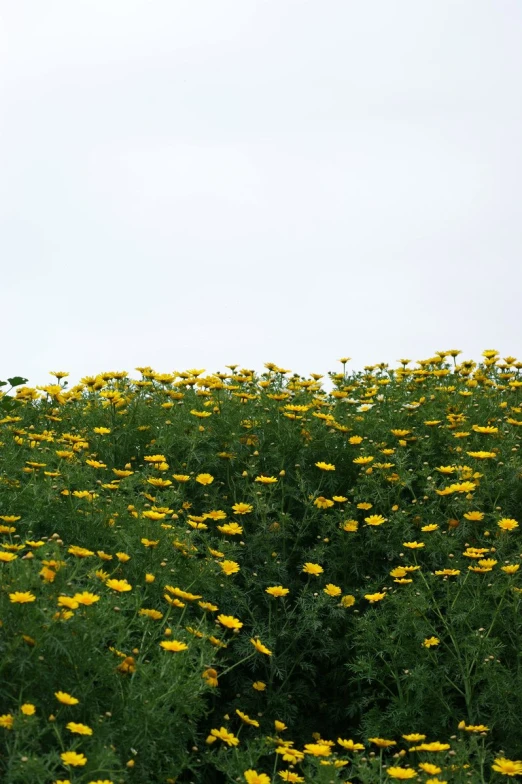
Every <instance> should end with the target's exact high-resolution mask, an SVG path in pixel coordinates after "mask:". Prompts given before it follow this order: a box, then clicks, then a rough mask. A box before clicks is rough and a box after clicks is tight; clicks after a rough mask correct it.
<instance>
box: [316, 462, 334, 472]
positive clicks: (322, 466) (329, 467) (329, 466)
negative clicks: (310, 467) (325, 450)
mask: <svg viewBox="0 0 522 784" xmlns="http://www.w3.org/2000/svg"><path fill="white" fill-rule="evenodd" d="M315 465H316V466H317V468H320V469H321V470H322V471H335V466H334V465H333V464H332V463H323V462H319V463H316V464H315Z"/></svg>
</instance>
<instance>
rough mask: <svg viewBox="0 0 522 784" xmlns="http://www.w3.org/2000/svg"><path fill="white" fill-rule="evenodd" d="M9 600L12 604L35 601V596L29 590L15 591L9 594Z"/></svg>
mask: <svg viewBox="0 0 522 784" xmlns="http://www.w3.org/2000/svg"><path fill="white" fill-rule="evenodd" d="M9 601H10V602H11V603H12V604H27V603H28V602H35V601H36V596H35V595H34V594H32V593H31V591H15V592H14V593H10V594H9Z"/></svg>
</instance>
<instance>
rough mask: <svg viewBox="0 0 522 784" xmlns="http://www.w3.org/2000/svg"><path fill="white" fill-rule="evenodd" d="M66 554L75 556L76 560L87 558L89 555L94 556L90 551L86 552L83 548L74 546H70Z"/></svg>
mask: <svg viewBox="0 0 522 784" xmlns="http://www.w3.org/2000/svg"><path fill="white" fill-rule="evenodd" d="M67 552H68V553H70V554H71V555H75V556H76V557H77V558H89V557H90V556H91V555H94V553H93V552H92V550H87V549H86V548H85V547H78V546H77V545H75V544H73V545H71V547H69V549H68V550H67Z"/></svg>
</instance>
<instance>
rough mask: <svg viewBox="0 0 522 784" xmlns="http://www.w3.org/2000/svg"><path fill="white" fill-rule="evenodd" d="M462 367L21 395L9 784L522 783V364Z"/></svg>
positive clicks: (7, 692) (13, 524)
mask: <svg viewBox="0 0 522 784" xmlns="http://www.w3.org/2000/svg"><path fill="white" fill-rule="evenodd" d="M459 354H460V352H459V351H457V350H452V351H440V352H437V353H436V354H435V355H434V356H433V357H430V358H428V359H426V360H422V361H420V362H418V363H417V366H416V367H413V366H412V365H413V363H412V362H411V360H407V359H401V360H400V361H399V366H398V367H397V368H390V367H388V366H387V365H386V364H384V363H381V364H378V365H373V366H368V367H366V368H365V369H364V371H362V372H354V373H351V374H350V373H348V371H347V367H346V365H347V363H348V361H349V360H348V358H347V357H343V358H342V359H341V367H342V370H341V371H340V372H332V373H330V374H329V377H328V378H326V379H323V378H322V376H320V375H319V374H315V373H312V374H310V376H309V377H302V376H299V375H297V374H293V375H292V374H291V373H290V371H288V370H286V369H284V368H280V367H278V366H277V365H275V364H273V363H267V365H266V368H265V371H264V372H263V373H261V374H257V373H255V372H254V371H252V370H248V369H246V368H239V367H238V366H236V365H230V366H229V367H228V368H227V370H226V372H223V373H215V374H210V375H206V374H205V371H204V370H200V369H191V370H188V371H184V372H172V373H158V372H155V371H154V370H152V369H151V368H149V367H141V368H138V371H139V373H140V376H141V377H140V378H139V379H135V380H133V379H131V378H130V377H129V375H128V374H127V373H126V372H110V373H101V374H99V375H97V376H92V377H85V378H83V379H82V380H81V382H80V383H78V384H77V385H75V386H73V387H71V388H70V389H69V388H68V384H67V376H68V374H67V373H66V372H63V371H60V372H55V373H53V374H52V375H53V376H54V381H53V383H51V384H47V385H44V386H39V387H36V388H33V387H29V386H25V385H24V384H25V381H24V380H22V379H12V380H11V382H12V384H11V386H12V388H13V390H12V391H11V390H9V387H7V390H8V392H10V394H8V395H5V394H4V395H3V396H0V457H1V459H2V470H1V474H0V571H1V572H2V583H1V592H0V621H1V625H0V665H1V667H2V682H3V684H5V686H4V688H3V689H2V694H1V702H0V714H1V715H0V773H1V776H2V780H5V781H7V782H13V784H14V782H25V781H27V782H29V781H41V782H45V784H50V782H52V781H54V782H66V781H69V780H78V781H79V780H80V779H75V778H74V776H78V775H80V774H81V776H82V778H81V781H84V782H91V784H100V782H106V783H107V782H115V781H118V782H123V781H128V782H131V781H135V782H142V781H166V782H174V781H175V779H176V777H178V776H179V775H180V773H182V772H183V771H188V772H190V773H187V775H189V776H192V777H193V778H194V780H196V779H198V777H201V780H203V778H204V779H205V780H206V781H209V782H210V781H214V780H215V781H216V782H217V781H221V780H222V778H219V777H220V776H223V775H224V776H225V778H227V777H229V780H244V781H246V782H247V784H269V783H270V782H273V781H277V780H281V781H288V782H303V781H317V782H323V781H324V782H326V781H328V782H330V781H348V780H354V781H355V780H357V781H362V782H368V784H372V783H373V782H378V781H382V780H384V778H383V776H384V775H385V776H386V777H387V778H388V779H398V780H401V779H402V780H406V779H413V778H417V779H418V780H420V781H423V782H426V784H428V783H429V784H441V782H445V781H446V782H447V781H460V780H462V781H465V780H466V781H468V780H481V781H484V780H487V779H489V778H491V777H493V778H495V777H501V776H515V775H522V761H520V760H517V759H515V758H514V757H516V756H517V755H519V754H520V748H521V747H520V741H519V738H520V727H519V723H520V718H519V717H520V716H521V715H522V673H519V669H520V668H519V649H520V643H521V640H522V626H521V621H520V617H521V613H520V609H521V608H520V603H521V601H522V584H521V583H520V565H521V559H522V553H521V552H520V551H521V547H520V545H519V542H518V536H519V531H520V524H521V520H522V462H521V459H520V441H521V437H522V429H521V427H522V374H521V372H520V371H521V370H522V363H521V362H518V361H517V360H516V359H515V358H514V357H506V358H504V359H501V358H500V356H499V355H498V352H496V351H493V350H487V351H485V352H484V353H483V356H482V360H481V362H479V363H476V362H474V361H467V360H465V361H460V362H459V361H458V357H459ZM410 366H411V367H410ZM4 389H6V387H4ZM459 721H460V723H459ZM457 724H458V727H457ZM289 734H291V736H292V739H290V738H289V737H288V735H289ZM500 749H502V752H500V751H499V750H500ZM151 750H153V751H151ZM265 771H266V772H265ZM214 775H215V777H216V778H215V779H214V778H212V776H214ZM470 775H471V778H470ZM439 776H440V778H438V777H439ZM473 777H475V778H473ZM187 780H189V779H187Z"/></svg>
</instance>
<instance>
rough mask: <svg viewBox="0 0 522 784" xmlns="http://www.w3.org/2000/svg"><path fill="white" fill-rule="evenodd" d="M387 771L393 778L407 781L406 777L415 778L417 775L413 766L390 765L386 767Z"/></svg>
mask: <svg viewBox="0 0 522 784" xmlns="http://www.w3.org/2000/svg"><path fill="white" fill-rule="evenodd" d="M386 773H387V774H388V776H390V777H391V778H392V779H401V780H403V781H405V780H406V779H414V778H415V776H416V775H417V771H416V770H412V768H400V767H389V768H387V769H386Z"/></svg>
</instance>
